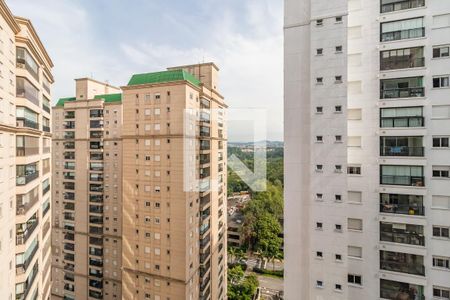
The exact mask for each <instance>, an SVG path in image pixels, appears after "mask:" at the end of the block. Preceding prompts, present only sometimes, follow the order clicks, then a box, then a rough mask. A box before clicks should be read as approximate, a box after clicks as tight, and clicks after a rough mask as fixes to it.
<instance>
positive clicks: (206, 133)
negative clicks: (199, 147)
mask: <svg viewBox="0 0 450 300" xmlns="http://www.w3.org/2000/svg"><path fill="white" fill-rule="evenodd" d="M200 136H203V137H210V136H211V130H210V129H209V127H205V126H200Z"/></svg>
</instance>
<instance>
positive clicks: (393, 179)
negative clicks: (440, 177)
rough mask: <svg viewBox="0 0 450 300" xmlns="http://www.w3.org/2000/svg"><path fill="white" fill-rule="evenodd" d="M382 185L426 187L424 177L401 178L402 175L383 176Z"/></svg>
mask: <svg viewBox="0 0 450 300" xmlns="http://www.w3.org/2000/svg"><path fill="white" fill-rule="evenodd" d="M380 184H388V185H404V186H420V187H424V186H425V177H424V176H400V175H381V176H380Z"/></svg>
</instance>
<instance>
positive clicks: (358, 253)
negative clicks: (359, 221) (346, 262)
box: [347, 246, 362, 258]
mask: <svg viewBox="0 0 450 300" xmlns="http://www.w3.org/2000/svg"><path fill="white" fill-rule="evenodd" d="M347 255H348V256H349V257H355V258H362V247H357V246H348V247H347Z"/></svg>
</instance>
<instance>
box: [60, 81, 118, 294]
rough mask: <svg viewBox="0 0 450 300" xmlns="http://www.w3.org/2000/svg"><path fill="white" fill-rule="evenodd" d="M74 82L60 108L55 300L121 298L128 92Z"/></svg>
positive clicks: (96, 82) (94, 82) (99, 85)
mask: <svg viewBox="0 0 450 300" xmlns="http://www.w3.org/2000/svg"><path fill="white" fill-rule="evenodd" d="M75 82H76V90H75V97H72V98H63V99H60V100H59V101H58V102H57V104H56V106H55V107H54V108H53V120H54V122H53V132H54V137H53V170H54V177H53V186H54V189H53V234H52V252H53V262H52V270H53V287H52V299H120V298H121V297H122V296H121V245H122V238H121V235H122V229H121V227H122V220H121V218H122V211H121V209H122V205H121V203H122V141H121V131H122V95H121V93H120V89H118V88H116V87H113V86H111V85H109V84H107V83H102V82H98V81H95V80H92V79H88V78H81V79H76V80H75Z"/></svg>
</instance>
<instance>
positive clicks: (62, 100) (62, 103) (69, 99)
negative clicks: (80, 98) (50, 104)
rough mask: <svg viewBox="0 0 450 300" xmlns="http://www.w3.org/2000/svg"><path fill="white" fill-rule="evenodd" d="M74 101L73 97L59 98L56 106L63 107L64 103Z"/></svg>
mask: <svg viewBox="0 0 450 300" xmlns="http://www.w3.org/2000/svg"><path fill="white" fill-rule="evenodd" d="M75 100H76V98H75V97H66V98H59V100H58V102H56V106H64V103H66V102H68V101H75Z"/></svg>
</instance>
